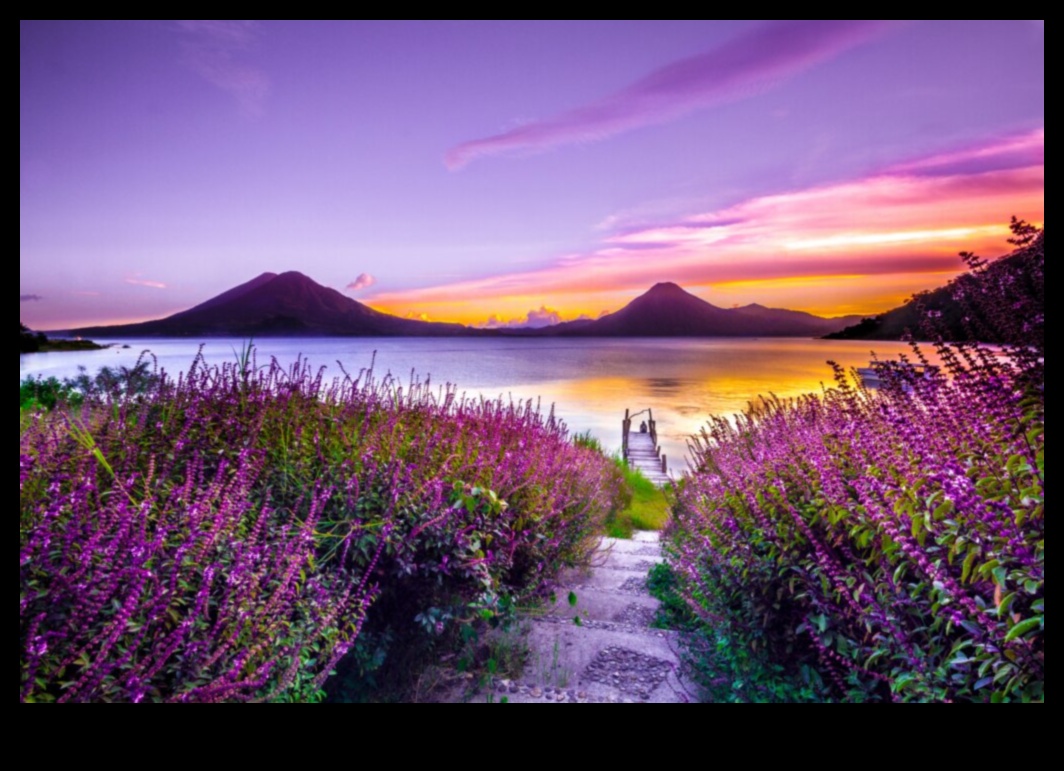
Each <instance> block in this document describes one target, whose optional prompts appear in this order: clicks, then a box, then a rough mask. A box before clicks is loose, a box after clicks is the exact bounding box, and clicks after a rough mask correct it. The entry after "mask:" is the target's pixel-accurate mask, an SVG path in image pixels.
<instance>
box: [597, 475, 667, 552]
mask: <svg viewBox="0 0 1064 771" xmlns="http://www.w3.org/2000/svg"><path fill="white" fill-rule="evenodd" d="M614 463H615V464H616V466H617V471H618V473H619V474H620V477H621V482H622V484H623V489H624V490H626V491H627V492H626V499H625V504H624V505H623V506H620V507H618V508H617V509H615V510H614V512H613V513H612V514H611V516H610V518H609V520H608V521H607V526H606V531H607V534H608V535H609V536H611V537H614V538H631V536H632V533H634V532H636V531H637V530H642V531H654V532H656V531H659V530H661V529H662V528H663V527H665V523H666V522H667V521H668V518H669V499H668V495H667V494H666V492H665V491H664V490H661V489H660V488H658V487H657V486H656V485H655V484H654V483H653V482H651V481H650V479H648V478H647V476H646V474H644V473H643V472H642V471H640V470H639V469H636V468H631V467H629V466H628V464H627V463H625V462H624V461H623V460H621V459H620V458H615V459H614Z"/></svg>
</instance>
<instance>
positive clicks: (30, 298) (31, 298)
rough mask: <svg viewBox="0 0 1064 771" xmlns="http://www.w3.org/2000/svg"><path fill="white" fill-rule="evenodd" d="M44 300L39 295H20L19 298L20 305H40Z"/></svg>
mask: <svg viewBox="0 0 1064 771" xmlns="http://www.w3.org/2000/svg"><path fill="white" fill-rule="evenodd" d="M43 299H44V298H43V297H41V296H40V295H39V294H20V295H19V296H18V301H19V302H20V303H39V302H40V301H41V300H43Z"/></svg>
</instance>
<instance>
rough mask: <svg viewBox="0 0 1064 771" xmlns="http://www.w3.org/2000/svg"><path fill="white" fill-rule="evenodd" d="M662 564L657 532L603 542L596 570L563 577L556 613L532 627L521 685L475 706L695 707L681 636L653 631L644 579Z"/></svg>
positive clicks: (504, 686)
mask: <svg viewBox="0 0 1064 771" xmlns="http://www.w3.org/2000/svg"><path fill="white" fill-rule="evenodd" d="M661 561H662V557H661V545H660V538H659V536H658V534H657V533H641V534H638V535H637V536H636V537H635V539H634V540H631V541H621V540H615V539H604V540H603V541H602V545H601V546H600V548H599V552H598V554H597V558H596V559H595V561H594V564H595V567H594V568H592V569H591V570H588V571H570V572H569V573H568V574H567V575H565V576H563V581H562V586H563V587H564V588H562V589H561V590H560V591H559V592H558V602H557V604H556V605H555V607H554V608H551V609H550V610H549V612H548V613H547V614H546V615H544V616H541V617H535V618H533V619H532V620H531V621H530V632H529V636H528V645H529V647H530V649H531V656H530V657H529V661H528V663H527V665H526V667H525V671H524V676H523V677H522V678H521V680H520V681H517V682H511V681H508V680H497V681H495V682H494V683H493V684H492V685H490V686H488V688H487V689H484V690H482V691H481V692H480V693H479V694H478V695H476V696H475V697H474V698H473V699H472V700H471V703H484V702H485V701H491V702H494V703H501V702H504V701H505V702H507V703H510V704H590V703H613V704H617V703H622V704H644V703H647V704H670V703H671V704H675V703H692V702H694V701H696V697H695V696H694V695H693V694H694V689H693V688H691V686H690V685H689V684H686V683H685V682H684V680H683V678H682V676H681V673H680V660H679V656H678V643H679V639H678V634H677V633H675V632H667V631H662V630H657V629H651V624H653V622H654V619H655V617H656V615H657V608H658V602H657V600H655V599H654V598H652V597H651V596H650V593H649V592H648V591H647V588H646V579H647V575H648V573H649V572H650V570H651V569H652V568H653V567H654V565H655V564H657V563H659V562H661ZM570 592H572V593H573V594H575V595H576V600H577V604H576V606H575V607H573V606H572V605H571V604H570V596H569V595H570ZM577 619H579V622H577ZM449 700H455V701H457V700H458V699H449Z"/></svg>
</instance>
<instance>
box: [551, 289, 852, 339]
mask: <svg viewBox="0 0 1064 771" xmlns="http://www.w3.org/2000/svg"><path fill="white" fill-rule="evenodd" d="M858 321H860V316H846V317H843V318H837V319H825V318H821V317H820V316H814V315H812V314H810V313H803V312H801V311H788V310H779V309H774V308H765V307H763V306H760V305H747V306H745V307H742V308H731V309H725V308H718V307H717V306H715V305H712V304H710V303H708V302H706V301H705V300H703V299H701V298H699V297H695V296H694V295H693V294H691V293H690V292H688V291H686V290H684V289H683V288H681V287H680V286H678V285H677V284H673V283H662V284H658V285H656V286H654V287H653V288H652V289H651V290H650V291H649V292H647V293H646V294H644V295H642V296H640V297H637V298H636V299H635V300H633V301H632V302H630V303H629V304H628V305H626V306H625V307H624V308H622V309H621V310H619V311H617V312H616V313H612V314H610V315H609V316H606V317H604V318H601V319H599V320H598V321H591V322H587V321H585V322H571V323H569V324H560V325H558V326H556V327H549V328H547V329H544V330H541V334H547V335H558V336H564V337H823V336H824V335H828V334H831V333H832V332H838V331H839V330H841V329H845V328H846V327H848V326H850V325H851V324H854V323H856V322H858Z"/></svg>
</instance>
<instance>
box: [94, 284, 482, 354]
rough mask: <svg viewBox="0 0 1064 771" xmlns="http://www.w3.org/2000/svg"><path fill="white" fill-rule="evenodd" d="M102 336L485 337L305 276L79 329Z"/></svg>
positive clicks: (243, 286) (242, 286)
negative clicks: (136, 320) (372, 304)
mask: <svg viewBox="0 0 1064 771" xmlns="http://www.w3.org/2000/svg"><path fill="white" fill-rule="evenodd" d="M74 334H77V335H81V336H90V335H94V336H97V337H260V338H261V337H449V336H455V335H469V334H480V333H479V332H477V331H476V330H471V329H469V328H467V327H463V326H461V325H459V324H432V323H427V322H423V321H412V320H409V319H401V318H398V317H396V316H389V315H388V314H386V313H380V312H379V311H375V310H373V309H372V308H369V307H367V306H365V305H363V304H362V303H360V302H357V301H355V300H352V299H351V298H349V297H345V296H344V295H342V294H340V293H339V292H337V291H336V290H335V289H329V288H328V287H324V286H321V285H320V284H318V283H316V282H314V281H313V280H311V279H310V278H307V277H306V276H304V275H303V274H301V273H296V272H290V273H282V274H280V275H277V274H274V273H264V274H263V275H261V276H259V277H258V278H256V279H254V280H252V281H249V282H248V283H246V284H242V285H240V286H238V287H235V288H233V289H230V290H229V291H227V292H224V293H223V294H220V295H218V296H217V297H214V298H212V299H211V300H208V301H207V302H205V303H202V304H201V305H197V306H196V307H194V308H191V309H189V310H187V311H182V312H181V313H176V314H174V315H173V316H170V317H168V318H165V319H160V320H158V321H148V322H144V323H142V324H129V325H125V326H116V327H94V328H89V329H79V330H74Z"/></svg>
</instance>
